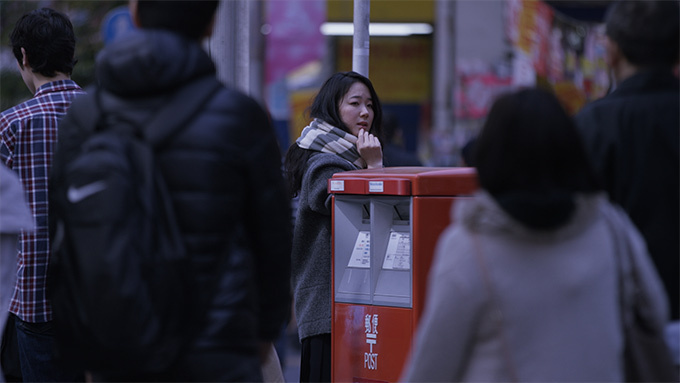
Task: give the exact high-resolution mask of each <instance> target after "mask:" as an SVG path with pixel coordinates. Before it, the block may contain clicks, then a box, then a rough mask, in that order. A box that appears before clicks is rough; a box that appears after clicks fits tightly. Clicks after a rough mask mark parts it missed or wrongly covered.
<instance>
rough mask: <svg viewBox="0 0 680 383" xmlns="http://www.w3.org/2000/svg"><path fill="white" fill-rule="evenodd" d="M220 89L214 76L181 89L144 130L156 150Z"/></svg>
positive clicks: (201, 79) (205, 77)
mask: <svg viewBox="0 0 680 383" xmlns="http://www.w3.org/2000/svg"><path fill="white" fill-rule="evenodd" d="M220 88H222V84H221V83H220V82H219V81H217V79H216V78H215V76H213V75H212V74H210V75H207V76H204V77H201V78H199V79H197V80H194V81H192V82H190V83H189V84H187V85H185V86H183V87H181V88H180V89H179V90H177V91H176V92H175V94H174V95H173V96H172V97H171V98H170V100H169V101H168V103H167V104H166V105H164V106H163V107H161V108H160V110H159V111H157V112H156V113H155V116H154V117H153V119H152V120H151V122H150V123H148V124H147V126H146V128H144V135H145V136H146V139H147V141H148V142H149V143H151V145H152V146H153V147H154V148H155V149H158V148H160V147H162V146H164V145H165V144H167V142H168V141H170V139H172V137H174V136H175V135H176V134H177V133H179V132H180V131H181V130H182V129H183V128H184V127H185V126H186V125H187V123H188V122H189V121H191V120H192V119H193V118H194V117H195V116H196V115H197V114H198V112H199V111H201V110H202V109H203V106H204V105H205V103H207V102H208V101H209V100H210V98H211V97H212V95H213V94H214V93H215V92H217V90H219V89H220Z"/></svg>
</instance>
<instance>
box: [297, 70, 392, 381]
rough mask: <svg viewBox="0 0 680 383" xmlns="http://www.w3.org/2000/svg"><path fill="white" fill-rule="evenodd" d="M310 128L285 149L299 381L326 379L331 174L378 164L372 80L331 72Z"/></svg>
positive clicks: (313, 110)
mask: <svg viewBox="0 0 680 383" xmlns="http://www.w3.org/2000/svg"><path fill="white" fill-rule="evenodd" d="M310 116H311V117H312V118H313V120H312V122H311V123H310V124H309V126H307V127H305V128H304V129H303V130H302V134H301V135H300V137H299V138H298V139H297V141H296V142H295V143H293V144H292V145H291V146H290V148H289V149H288V152H287V154H286V159H285V164H284V165H285V172H286V176H287V180H288V183H289V188H290V192H291V195H292V196H298V197H299V203H298V212H297V218H296V222H295V232H294V235H293V252H292V275H293V288H294V294H295V317H296V319H297V326H298V334H299V337H300V342H301V343H302V353H301V363H300V381H301V382H330V378H331V336H330V335H331V198H330V194H328V191H327V184H328V179H329V178H331V177H332V176H333V174H335V173H338V172H343V171H348V170H356V169H363V168H369V169H372V168H382V166H383V163H382V149H381V144H380V141H379V139H378V137H379V136H380V127H381V122H382V121H381V120H382V109H381V106H380V100H379V99H378V95H377V94H376V92H375V89H373V85H372V84H371V81H370V80H369V79H368V78H366V77H364V76H362V75H360V74H358V73H355V72H340V73H336V74H334V75H332V76H331V77H330V78H329V79H328V80H326V82H325V83H324V84H323V86H322V87H321V89H320V90H319V93H318V94H317V95H316V97H315V98H314V101H313V102H312V105H311V107H310Z"/></svg>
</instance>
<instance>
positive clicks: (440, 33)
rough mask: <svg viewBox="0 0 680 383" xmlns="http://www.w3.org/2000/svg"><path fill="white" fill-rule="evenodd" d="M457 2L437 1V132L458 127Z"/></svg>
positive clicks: (435, 59)
mask: <svg viewBox="0 0 680 383" xmlns="http://www.w3.org/2000/svg"><path fill="white" fill-rule="evenodd" d="M455 6H456V5H455V1H450V0H437V3H436V11H435V13H436V16H435V17H436V20H435V33H434V52H433V53H434V76H433V77H432V89H433V105H432V107H433V113H432V119H433V121H432V125H433V130H434V131H435V132H452V131H453V129H454V118H453V107H454V105H453V85H454V75H455V67H456V65H455V46H454V45H455V44H454V42H455V41H456V40H455V32H454V30H455V21H454V20H455V9H454V7H455ZM444 165H445V166H451V165H452V164H444Z"/></svg>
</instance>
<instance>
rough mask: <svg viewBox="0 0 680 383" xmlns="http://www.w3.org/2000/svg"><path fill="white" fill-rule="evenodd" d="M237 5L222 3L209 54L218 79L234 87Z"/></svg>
mask: <svg viewBox="0 0 680 383" xmlns="http://www.w3.org/2000/svg"><path fill="white" fill-rule="evenodd" d="M234 14H235V3H234V2H233V1H220V6H219V8H217V15H216V20H215V29H214V31H213V34H212V36H211V37H210V40H209V41H208V52H209V53H210V57H211V58H212V59H213V61H214V62H215V66H216V67H217V78H218V79H219V80H220V81H222V83H224V84H226V85H231V86H233V85H234V82H235V76H234V73H235V63H234V56H235V52H236V48H235V41H236V23H235V20H234Z"/></svg>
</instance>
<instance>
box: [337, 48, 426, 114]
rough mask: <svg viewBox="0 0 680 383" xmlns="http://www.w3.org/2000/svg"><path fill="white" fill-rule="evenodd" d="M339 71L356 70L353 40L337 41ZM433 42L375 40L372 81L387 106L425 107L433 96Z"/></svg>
mask: <svg viewBox="0 0 680 383" xmlns="http://www.w3.org/2000/svg"><path fill="white" fill-rule="evenodd" d="M337 43H338V44H337V52H336V53H337V66H336V68H337V70H338V71H349V70H352V38H351V37H342V38H338V40H337ZM431 73H432V38H431V37H429V36H424V37H415V36H411V37H382V38H378V37H373V38H371V42H370V53H369V65H368V77H369V78H370V79H371V82H372V83H373V86H374V87H375V91H376V92H377V93H378V97H380V101H381V102H383V103H417V104H420V103H423V102H425V101H427V100H429V99H430V98H431V92H432V74H431Z"/></svg>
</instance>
